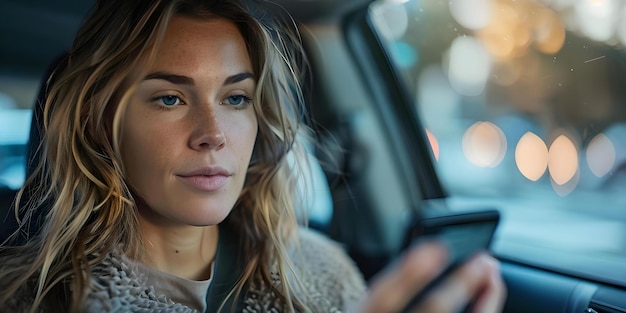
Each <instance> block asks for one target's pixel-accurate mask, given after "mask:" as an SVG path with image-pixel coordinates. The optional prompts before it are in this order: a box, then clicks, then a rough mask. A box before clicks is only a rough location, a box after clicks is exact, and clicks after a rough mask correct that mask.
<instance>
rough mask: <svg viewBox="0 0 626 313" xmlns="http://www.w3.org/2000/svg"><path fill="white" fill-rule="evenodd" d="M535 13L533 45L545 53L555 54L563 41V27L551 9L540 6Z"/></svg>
mask: <svg viewBox="0 0 626 313" xmlns="http://www.w3.org/2000/svg"><path fill="white" fill-rule="evenodd" d="M536 12H537V14H536V15H535V23H534V24H535V27H534V28H535V31H534V33H535V47H537V50H539V51H541V52H543V53H545V54H556V53H557V52H559V50H561V48H562V47H563V44H564V43H565V27H564V26H563V23H561V18H560V17H559V16H558V15H557V14H556V12H554V11H553V10H551V9H548V8H540V9H537V10H536Z"/></svg>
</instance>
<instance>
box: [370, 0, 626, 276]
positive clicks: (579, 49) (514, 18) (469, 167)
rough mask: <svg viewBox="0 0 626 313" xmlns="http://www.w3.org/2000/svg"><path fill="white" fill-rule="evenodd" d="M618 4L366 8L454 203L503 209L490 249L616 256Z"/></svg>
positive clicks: (622, 138)
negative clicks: (495, 242)
mask: <svg viewBox="0 0 626 313" xmlns="http://www.w3.org/2000/svg"><path fill="white" fill-rule="evenodd" d="M625 10H626V5H625V4H624V3H623V2H622V1H617V0H552V1H543V2H538V1H531V0H516V1H511V0H451V1H439V0H419V1H418V0H414V1H399V0H398V1H379V2H376V3H374V4H373V5H372V6H371V8H370V19H371V21H372V24H373V26H374V28H375V30H376V32H377V33H378V35H379V37H380V39H381V41H382V42H383V45H384V46H385V47H384V48H385V50H386V51H387V53H388V55H389V56H390V59H391V61H392V63H393V65H394V66H395V67H396V69H397V72H398V73H399V74H400V75H399V76H400V77H401V80H402V83H404V84H405V85H406V87H408V89H409V90H411V91H412V92H413V95H414V100H415V101H414V110H415V114H417V115H418V116H419V118H420V119H421V121H422V123H423V125H424V127H425V128H426V133H427V135H428V139H429V140H430V143H431V146H432V150H433V158H434V160H435V162H434V163H435V166H436V170H437V172H438V175H439V178H440V180H441V182H442V183H443V185H444V187H445V189H446V191H447V192H448V193H449V194H450V196H451V197H450V199H449V201H450V202H452V203H457V204H472V203H481V204H484V203H491V204H493V205H494V206H496V207H497V208H499V209H501V210H502V212H503V215H504V221H503V224H502V225H501V227H500V229H499V232H498V236H497V238H498V242H499V243H502V244H500V245H496V252H498V249H501V251H504V250H505V248H506V247H511V246H512V244H514V243H518V244H523V245H525V246H533V247H544V248H549V249H553V250H559V251H566V252H576V254H579V255H583V254H586V255H593V256H594V257H601V258H605V259H611V260H615V261H619V262H622V263H623V260H624V258H625V257H626V227H625V226H626V105H624V101H625V100H626V99H625V96H626V92H625V90H626V88H624V86H626V74H625V73H626V54H625V51H624V49H625V48H626V14H624V12H626V11H625ZM505 243H508V245H507V244H505ZM562 263H566V262H562ZM562 265H563V264H561V265H559V266H562Z"/></svg>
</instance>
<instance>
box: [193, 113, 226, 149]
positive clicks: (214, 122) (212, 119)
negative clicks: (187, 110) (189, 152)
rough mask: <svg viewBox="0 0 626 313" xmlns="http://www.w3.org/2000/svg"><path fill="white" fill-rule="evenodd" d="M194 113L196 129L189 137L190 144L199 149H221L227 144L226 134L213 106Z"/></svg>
mask: <svg viewBox="0 0 626 313" xmlns="http://www.w3.org/2000/svg"><path fill="white" fill-rule="evenodd" d="M197 113H198V114H194V115H195V116H194V117H193V118H194V122H193V124H194V130H193V132H192V135H191V138H190V139H189V146H190V147H191V148H192V149H194V150H197V151H201V150H206V149H209V150H215V151H219V150H221V149H223V148H224V146H226V135H225V134H224V132H223V131H222V129H221V128H220V125H219V119H218V117H217V114H216V112H215V110H214V109H213V108H208V109H207V110H203V111H202V112H197Z"/></svg>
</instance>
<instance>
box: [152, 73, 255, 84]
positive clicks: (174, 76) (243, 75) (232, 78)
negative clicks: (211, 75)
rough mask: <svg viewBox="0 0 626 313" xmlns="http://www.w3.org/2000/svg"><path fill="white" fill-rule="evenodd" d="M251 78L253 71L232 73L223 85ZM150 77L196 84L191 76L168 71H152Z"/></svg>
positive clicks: (173, 82)
mask: <svg viewBox="0 0 626 313" xmlns="http://www.w3.org/2000/svg"><path fill="white" fill-rule="evenodd" d="M249 78H250V79H254V75H252V73H249V72H243V73H239V74H235V75H231V76H228V77H226V79H224V83H223V85H224V86H226V85H232V84H235V83H238V82H241V81H244V80H246V79H249ZM150 79H162V80H166V81H168V82H170V83H172V84H176V85H194V84H195V82H194V80H193V78H191V77H189V76H185V75H178V74H172V73H166V72H154V73H150V74H148V75H146V77H145V78H144V80H150Z"/></svg>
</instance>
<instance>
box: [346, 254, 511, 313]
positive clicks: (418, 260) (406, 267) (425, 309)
mask: <svg viewBox="0 0 626 313" xmlns="http://www.w3.org/2000/svg"><path fill="white" fill-rule="evenodd" d="M444 264H446V249H445V247H443V246H442V245H439V244H435V243H424V244H422V245H420V246H418V247H416V248H413V249H411V250H409V251H408V252H407V253H406V254H405V255H404V256H403V257H402V258H401V259H400V260H399V262H398V263H397V264H395V266H393V267H391V268H389V269H388V270H386V271H385V272H383V273H381V274H380V276H379V277H377V278H375V279H374V281H373V283H372V284H371V285H370V288H369V290H368V294H367V296H366V298H365V299H363V301H361V303H360V304H359V306H358V310H357V312H362V313H387V312H388V313H392V312H393V313H396V312H400V311H401V310H402V309H404V308H405V306H407V305H408V304H409V302H410V301H411V299H412V298H413V297H414V296H415V295H416V294H417V293H418V292H419V291H420V290H421V289H422V288H424V287H425V286H426V285H427V284H428V282H430V281H431V280H433V279H434V278H435V277H436V276H437V275H438V274H439V273H441V272H442V271H443V270H444V268H443V266H444ZM505 297H506V288H505V285H504V283H503V281H502V278H501V276H500V267H499V264H498V262H497V261H496V260H495V259H494V258H492V257H491V256H489V255H487V254H484V253H481V254H478V255H476V256H474V257H473V258H472V259H470V260H469V261H467V262H466V263H464V264H463V265H462V266H460V267H459V268H457V269H456V270H455V271H454V272H452V273H451V274H450V275H449V276H448V277H447V278H445V279H444V280H443V281H442V282H441V283H440V284H439V285H438V286H436V287H435V288H434V289H432V291H431V292H430V293H428V294H427V295H426V296H425V298H424V300H423V301H422V302H420V303H418V304H417V305H416V306H415V307H413V308H410V309H409V312H420V313H448V312H449V313H457V312H460V311H461V310H462V309H463V308H464V307H465V306H466V305H467V304H468V303H469V302H473V303H474V304H473V308H472V310H471V312H473V313H495V312H500V311H501V310H502V306H503V303H504V299H505Z"/></svg>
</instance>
